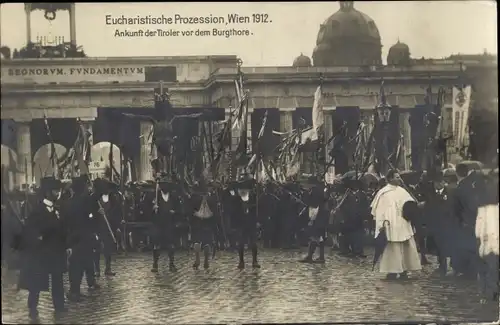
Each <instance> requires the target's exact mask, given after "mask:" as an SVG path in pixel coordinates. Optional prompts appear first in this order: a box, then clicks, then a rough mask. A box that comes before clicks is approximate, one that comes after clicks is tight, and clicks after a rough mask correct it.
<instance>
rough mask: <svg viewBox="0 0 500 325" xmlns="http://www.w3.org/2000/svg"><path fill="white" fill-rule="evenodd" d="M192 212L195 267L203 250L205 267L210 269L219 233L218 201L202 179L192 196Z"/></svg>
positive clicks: (196, 267) (197, 265) (195, 267)
mask: <svg viewBox="0 0 500 325" xmlns="http://www.w3.org/2000/svg"><path fill="white" fill-rule="evenodd" d="M190 206H191V207H192V214H191V240H192V242H193V244H194V253H195V261H194V264H193V268H194V269H198V267H199V266H200V253H201V251H202V250H203V257H204V261H203V268H205V269H208V268H209V267H210V265H209V257H210V246H211V245H212V244H214V240H215V238H216V234H217V216H216V215H217V201H216V198H215V195H213V194H212V193H211V192H210V191H209V190H208V188H207V186H206V184H205V182H204V181H203V180H201V181H200V182H199V183H198V184H196V186H195V188H194V192H193V193H192V194H191V197H190Z"/></svg>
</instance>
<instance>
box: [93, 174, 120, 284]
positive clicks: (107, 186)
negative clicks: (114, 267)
mask: <svg viewBox="0 0 500 325" xmlns="http://www.w3.org/2000/svg"><path fill="white" fill-rule="evenodd" d="M94 188H95V193H94V195H96V196H97V197H98V199H97V201H98V205H99V216H98V219H97V224H98V225H97V229H98V230H97V238H98V243H97V246H96V249H95V255H94V264H95V269H96V276H100V274H101V271H100V269H101V267H100V257H101V253H102V254H103V255H104V263H105V268H104V275H106V276H114V275H116V273H115V272H113V271H111V256H112V254H113V253H114V252H116V249H117V240H118V238H116V235H115V234H116V233H117V230H119V229H120V222H121V221H122V216H121V215H122V206H121V200H120V197H119V194H118V189H117V186H116V184H114V183H112V182H110V181H108V180H105V179H96V180H95V181H94Z"/></svg>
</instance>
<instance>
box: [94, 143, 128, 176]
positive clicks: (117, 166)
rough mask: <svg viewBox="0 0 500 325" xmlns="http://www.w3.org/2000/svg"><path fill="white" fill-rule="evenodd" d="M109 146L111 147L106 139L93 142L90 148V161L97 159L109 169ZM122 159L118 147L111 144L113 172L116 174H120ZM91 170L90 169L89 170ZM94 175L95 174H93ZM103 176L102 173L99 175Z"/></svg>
mask: <svg viewBox="0 0 500 325" xmlns="http://www.w3.org/2000/svg"><path fill="white" fill-rule="evenodd" d="M110 148H111V143H110V142H107V141H102V142H98V143H96V144H94V145H93V146H92V148H91V149H90V160H91V161H93V162H94V161H99V162H102V163H103V164H104V166H106V169H109V167H110V166H109V165H110V162H109V158H110V157H109V156H110ZM121 161H122V159H121V151H120V148H118V146H117V145H115V144H113V167H114V168H113V174H118V175H120V172H121V164H122V162H121ZM91 172H92V171H91ZM93 176H94V177H95V176H97V175H93ZM99 176H103V175H99Z"/></svg>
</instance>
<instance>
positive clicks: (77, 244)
mask: <svg viewBox="0 0 500 325" xmlns="http://www.w3.org/2000/svg"><path fill="white" fill-rule="evenodd" d="M71 189H72V192H73V195H72V197H71V198H70V199H68V200H67V201H66V202H65V204H63V207H64V209H63V211H64V216H65V218H66V219H67V220H68V225H69V239H70V240H69V243H70V247H71V249H72V251H73V254H72V255H71V257H70V258H69V283H70V290H69V294H68V299H69V300H71V301H75V302H78V301H80V300H81V299H82V298H83V297H84V296H83V295H82V294H81V292H80V286H81V283H82V278H83V274H85V277H86V280H87V286H88V288H89V290H91V291H93V290H97V289H99V288H100V286H99V285H98V284H97V283H96V280H95V273H94V272H95V271H94V264H93V249H94V247H95V241H96V231H97V217H98V216H99V215H98V209H99V208H98V205H97V199H98V197H96V196H95V195H94V196H91V195H90V193H89V192H88V186H87V176H86V175H85V176H79V177H75V178H73V179H72V184H71Z"/></svg>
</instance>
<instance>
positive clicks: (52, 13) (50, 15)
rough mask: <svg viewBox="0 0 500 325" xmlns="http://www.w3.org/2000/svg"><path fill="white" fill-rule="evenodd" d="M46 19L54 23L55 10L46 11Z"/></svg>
mask: <svg viewBox="0 0 500 325" xmlns="http://www.w3.org/2000/svg"><path fill="white" fill-rule="evenodd" d="M44 17H45V19H47V20H48V21H53V20H54V19H56V11H55V10H45V14H44Z"/></svg>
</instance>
